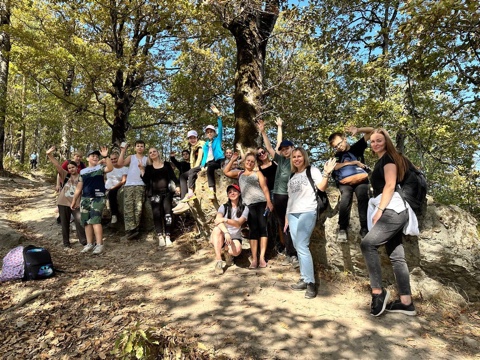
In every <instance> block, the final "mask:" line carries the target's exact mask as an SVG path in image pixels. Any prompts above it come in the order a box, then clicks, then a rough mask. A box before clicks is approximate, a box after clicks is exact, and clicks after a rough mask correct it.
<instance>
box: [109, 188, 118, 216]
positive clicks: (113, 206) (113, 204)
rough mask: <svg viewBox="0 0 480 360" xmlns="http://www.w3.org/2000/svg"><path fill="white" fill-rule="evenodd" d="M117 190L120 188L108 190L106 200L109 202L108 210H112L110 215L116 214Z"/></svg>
mask: <svg viewBox="0 0 480 360" xmlns="http://www.w3.org/2000/svg"><path fill="white" fill-rule="evenodd" d="M118 190H120V188H115V189H110V190H108V202H109V203H110V211H111V212H112V215H115V216H117V215H118V200H117V194H118Z"/></svg>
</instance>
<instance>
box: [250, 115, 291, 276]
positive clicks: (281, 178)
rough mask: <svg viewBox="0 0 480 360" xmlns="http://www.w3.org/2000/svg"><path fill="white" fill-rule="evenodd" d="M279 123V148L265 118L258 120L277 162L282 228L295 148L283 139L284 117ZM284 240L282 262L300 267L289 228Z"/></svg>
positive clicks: (277, 207)
mask: <svg viewBox="0 0 480 360" xmlns="http://www.w3.org/2000/svg"><path fill="white" fill-rule="evenodd" d="M276 124H277V150H276V151H275V149H274V148H273V147H272V144H271V143H270V140H269V139H268V136H267V133H266V132H265V124H264V122H263V120H260V121H259V122H258V129H259V131H260V133H261V134H262V138H263V142H264V143H265V148H266V149H267V151H268V152H269V154H270V156H272V157H273V160H274V161H275V162H276V163H277V171H276V173H275V183H274V185H273V206H274V208H275V215H276V216H277V220H278V223H279V225H280V228H281V229H284V228H285V218H286V217H285V215H286V211H287V204H288V189H287V184H288V181H289V180H290V174H291V171H292V165H291V162H290V157H291V155H292V150H293V148H294V146H293V143H292V142H291V141H288V140H283V141H282V138H283V134H282V127H283V121H282V119H280V118H278V117H277V119H276ZM283 240H284V243H285V254H286V257H285V261H284V262H283V263H282V265H284V266H289V265H292V266H293V268H295V269H296V268H298V266H299V263H298V256H297V251H296V250H295V247H294V246H293V242H292V238H291V236H290V231H289V230H288V229H287V230H286V231H285V232H284V233H283Z"/></svg>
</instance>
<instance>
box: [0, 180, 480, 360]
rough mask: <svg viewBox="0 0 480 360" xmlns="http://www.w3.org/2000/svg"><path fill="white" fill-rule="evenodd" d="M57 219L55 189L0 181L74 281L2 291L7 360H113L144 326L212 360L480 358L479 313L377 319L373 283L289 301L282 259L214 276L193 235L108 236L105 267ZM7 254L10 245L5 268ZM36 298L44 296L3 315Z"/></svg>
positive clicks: (23, 224)
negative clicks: (168, 240)
mask: <svg viewBox="0 0 480 360" xmlns="http://www.w3.org/2000/svg"><path fill="white" fill-rule="evenodd" d="M54 208H55V196H54V194H53V192H52V186H51V185H50V184H46V183H43V182H40V181H31V180H25V179H24V180H22V179H15V181H12V180H11V179H5V178H0V215H1V216H0V217H3V218H5V217H6V218H8V220H10V221H11V223H12V224H16V227H17V228H18V229H19V230H20V231H22V232H23V233H24V235H25V236H26V237H27V239H28V241H26V242H28V243H32V244H35V245H42V246H46V247H47V248H48V249H49V250H50V251H51V253H52V257H53V259H54V262H55V265H56V266H57V267H59V268H61V269H68V272H67V273H61V274H59V275H58V276H56V277H55V278H52V279H49V280H45V281H37V282H25V283H22V282H10V283H4V284H2V285H0V309H1V310H2V313H0V323H1V324H2V331H0V354H3V355H2V356H1V358H5V359H27V358H29V359H30V358H41V359H49V358H54V359H62V358H65V359H70V358H85V359H96V358H99V359H104V358H113V355H111V353H110V352H111V350H112V349H113V348H114V343H115V340H116V339H117V337H118V336H119V334H120V333H121V332H122V331H123V330H125V329H128V328H131V327H132V326H134V325H135V323H137V322H140V324H141V326H142V327H144V328H147V327H152V328H155V329H161V328H163V327H165V328H164V329H165V331H167V330H168V331H170V332H171V333H174V334H176V336H177V339H187V340H188V342H189V344H190V345H191V346H195V347H197V348H199V349H202V350H204V353H205V354H207V353H208V354H210V356H211V358H218V357H220V355H224V357H225V358H236V359H237V358H238V359H292V358H294V359H297V358H298V359H320V358H325V359H372V358H383V359H474V358H480V352H479V351H480V350H479V349H478V348H475V346H476V344H478V342H479V341H480V327H479V323H480V316H479V314H480V312H479V311H478V307H476V308H475V306H474V305H472V306H471V307H469V308H468V309H466V310H462V311H459V310H456V309H448V308H445V307H441V306H438V305H434V304H431V303H426V302H422V301H420V300H419V299H416V300H417V301H416V305H417V310H418V312H419V315H418V316H416V317H408V316H405V315H402V314H386V315H385V316H382V317H380V318H374V317H372V316H370V315H369V301H370V299H369V296H368V288H367V282H366V280H365V279H354V278H353V277H352V276H349V275H346V274H334V273H329V272H326V273H324V275H323V276H322V281H321V284H320V290H319V296H318V297H317V298H316V299H314V300H306V299H304V298H303V292H293V291H290V290H289V289H288V285H289V284H290V283H292V282H294V281H296V280H297V279H298V273H297V271H295V270H293V269H288V268H285V267H281V266H280V265H279V262H280V261H281V260H282V259H280V258H278V259H275V258H274V259H271V260H270V262H269V267H268V268H267V269H262V270H258V271H249V270H247V269H245V268H243V267H237V266H233V267H230V268H229V269H227V271H226V272H225V274H224V275H223V276H216V275H214V273H213V267H214V263H213V261H212V259H213V251H212V250H211V249H210V248H209V247H208V246H206V240H205V239H201V240H200V241H196V240H195V239H193V237H192V236H191V235H190V234H185V235H184V236H183V237H182V238H181V239H179V240H178V241H177V243H176V245H175V246H174V247H172V248H168V249H166V250H160V249H159V248H158V247H157V246H156V243H155V242H154V241H153V239H152V238H151V237H149V236H147V237H144V238H143V239H142V240H141V241H139V242H128V243H125V242H121V241H120V240H119V236H118V235H117V234H115V233H112V232H109V231H106V233H105V237H106V252H105V253H104V254H102V255H100V256H92V255H90V254H80V252H79V251H80V250H81V247H80V246H79V244H76V246H74V248H73V249H72V250H70V251H65V250H64V249H63V247H62V246H61V244H62V242H61V234H60V227H59V226H58V225H56V223H55V214H54ZM24 245H26V243H24ZM8 250H9V249H7V248H4V247H2V246H1V240H0V256H1V257H3V256H4V255H5V254H6V252H7V251H8ZM195 250H196V251H195ZM37 291H45V292H44V293H42V294H40V295H39V296H38V297H36V298H35V299H33V300H31V301H29V302H27V303H26V304H25V305H23V306H21V307H19V308H18V309H16V310H14V311H7V312H5V310H6V309H8V308H10V307H12V306H14V305H15V304H17V303H19V302H20V301H21V300H22V299H24V298H26V297H27V296H29V295H31V294H35V293H36V292H37ZM178 341H180V340H178Z"/></svg>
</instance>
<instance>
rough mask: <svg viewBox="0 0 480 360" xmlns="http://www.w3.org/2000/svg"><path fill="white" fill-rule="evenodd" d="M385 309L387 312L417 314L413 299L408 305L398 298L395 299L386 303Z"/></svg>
mask: <svg viewBox="0 0 480 360" xmlns="http://www.w3.org/2000/svg"><path fill="white" fill-rule="evenodd" d="M386 310H387V311H388V312H396V313H402V314H405V315H409V316H415V315H417V311H416V310H415V305H413V301H412V302H411V303H410V305H405V304H403V303H402V302H401V301H400V300H395V301H392V302H391V303H389V304H387V308H386Z"/></svg>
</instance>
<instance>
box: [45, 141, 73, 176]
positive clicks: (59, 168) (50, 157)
mask: <svg viewBox="0 0 480 360" xmlns="http://www.w3.org/2000/svg"><path fill="white" fill-rule="evenodd" d="M54 151H55V146H52V147H51V148H50V149H48V150H47V152H46V154H47V156H48V160H50V162H51V163H52V164H53V165H55V168H56V169H57V171H58V175H59V176H60V179H61V180H62V181H63V180H64V179H65V176H66V175H67V174H68V171H66V170H65V169H64V168H62V164H60V163H59V162H58V160H57V159H55V157H54V156H53V152H54Z"/></svg>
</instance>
